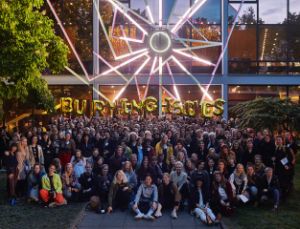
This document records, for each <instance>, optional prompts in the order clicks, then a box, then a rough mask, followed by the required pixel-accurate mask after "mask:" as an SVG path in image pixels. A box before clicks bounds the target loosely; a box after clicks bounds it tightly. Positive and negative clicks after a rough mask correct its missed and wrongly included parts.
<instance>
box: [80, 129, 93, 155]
mask: <svg viewBox="0 0 300 229" xmlns="http://www.w3.org/2000/svg"><path fill="white" fill-rule="evenodd" d="M80 149H81V151H82V155H83V156H84V157H86V158H88V157H91V156H92V153H93V149H94V144H93V141H92V140H91V139H90V137H89V135H87V134H85V135H84V136H83V138H82V142H81V144H80Z"/></svg>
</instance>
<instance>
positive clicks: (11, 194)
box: [3, 143, 18, 206]
mask: <svg viewBox="0 0 300 229" xmlns="http://www.w3.org/2000/svg"><path fill="white" fill-rule="evenodd" d="M17 150H18V146H17V144H16V143H12V144H11V145H10V147H9V150H8V151H5V152H4V158H3V164H4V166H5V168H6V175H7V185H8V198H9V202H10V205H11V206H14V205H16V197H17V195H16V185H17V180H18V169H17V167H18V160H17Z"/></svg>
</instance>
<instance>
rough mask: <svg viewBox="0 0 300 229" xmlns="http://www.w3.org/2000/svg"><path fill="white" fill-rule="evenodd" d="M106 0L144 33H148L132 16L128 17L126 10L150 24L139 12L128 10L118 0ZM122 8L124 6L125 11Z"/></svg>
mask: <svg viewBox="0 0 300 229" xmlns="http://www.w3.org/2000/svg"><path fill="white" fill-rule="evenodd" d="M107 1H109V2H110V3H111V4H112V5H113V6H114V7H116V8H117V9H118V10H119V11H120V12H121V13H122V14H123V15H124V16H125V17H126V18H127V19H128V20H129V21H131V22H132V23H133V24H134V25H135V26H136V27H137V28H139V29H140V30H141V31H142V32H143V33H144V34H146V35H148V32H147V31H146V30H145V29H144V28H143V27H142V26H141V25H140V24H139V23H137V22H136V21H135V20H134V19H133V18H132V17H130V16H129V14H128V13H127V12H126V11H129V12H131V13H132V14H134V15H135V16H137V17H139V18H140V19H141V20H143V21H145V22H147V23H148V24H150V25H151V23H150V22H148V20H146V19H145V18H143V17H141V16H140V15H139V14H137V13H135V12H134V11H132V10H130V9H129V8H127V7H125V6H124V5H123V4H121V3H119V2H118V1H114V0H107ZM123 8H125V9H126V11H125V10H124V9H123Z"/></svg>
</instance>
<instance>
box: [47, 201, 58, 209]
mask: <svg viewBox="0 0 300 229" xmlns="http://www.w3.org/2000/svg"><path fill="white" fill-rule="evenodd" d="M48 207H49V208H54V207H56V203H55V202H52V203H50V204H49V205H48Z"/></svg>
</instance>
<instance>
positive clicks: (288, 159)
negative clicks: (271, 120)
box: [274, 136, 295, 198]
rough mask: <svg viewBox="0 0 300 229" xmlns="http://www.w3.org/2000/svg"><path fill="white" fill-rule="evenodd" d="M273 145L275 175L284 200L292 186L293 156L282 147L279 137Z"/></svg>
mask: <svg viewBox="0 0 300 229" xmlns="http://www.w3.org/2000/svg"><path fill="white" fill-rule="evenodd" d="M275 144H276V149H275V153H274V157H275V174H276V176H277V177H278V179H279V184H280V189H281V191H282V197H283V198H286V197H287V195H288V193H289V192H290V190H291V188H292V185H293V183H292V181H293V176H294V161H295V155H294V154H293V152H292V150H291V149H290V148H288V147H286V146H285V145H283V138H282V137H281V136H277V137H276V142H275Z"/></svg>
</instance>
